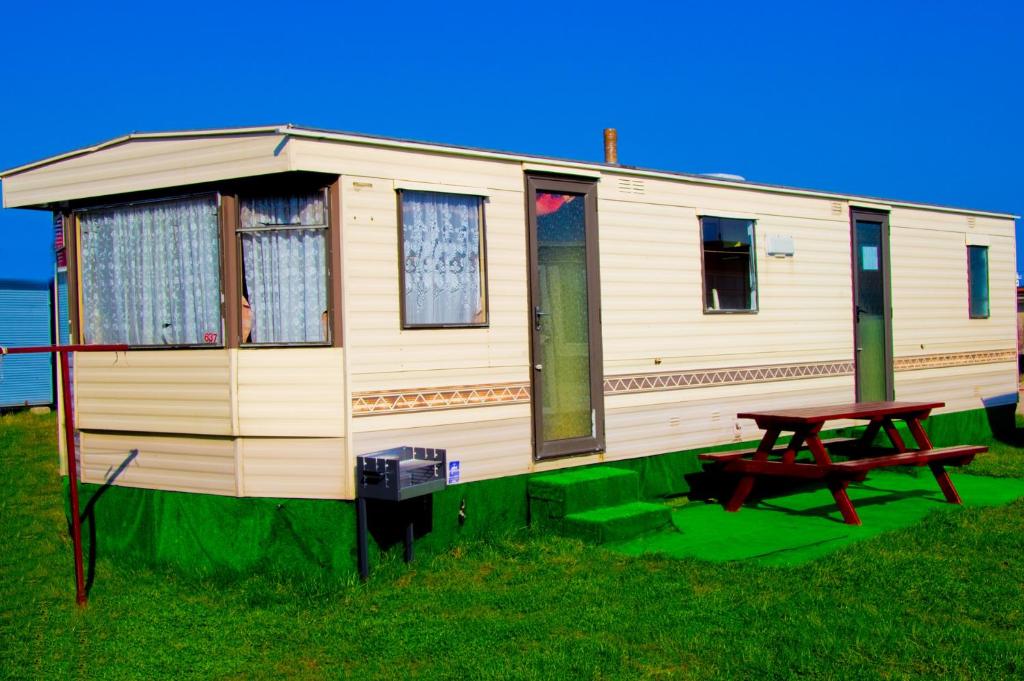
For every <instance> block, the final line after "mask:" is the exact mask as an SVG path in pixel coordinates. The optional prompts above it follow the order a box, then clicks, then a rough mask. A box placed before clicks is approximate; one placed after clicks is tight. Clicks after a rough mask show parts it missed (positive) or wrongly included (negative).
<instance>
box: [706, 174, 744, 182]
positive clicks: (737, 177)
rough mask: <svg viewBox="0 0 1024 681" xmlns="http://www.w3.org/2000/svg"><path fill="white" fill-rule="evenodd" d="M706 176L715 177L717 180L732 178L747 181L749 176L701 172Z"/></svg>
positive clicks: (736, 180) (735, 180) (737, 180)
mask: <svg viewBox="0 0 1024 681" xmlns="http://www.w3.org/2000/svg"><path fill="white" fill-rule="evenodd" d="M701 175H703V176H704V177H713V178H715V179H716V180H732V181H734V182H746V181H747V178H745V177H743V176H742V175H736V174H734V173H701Z"/></svg>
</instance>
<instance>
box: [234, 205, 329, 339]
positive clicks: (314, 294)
mask: <svg viewBox="0 0 1024 681" xmlns="http://www.w3.org/2000/svg"><path fill="white" fill-rule="evenodd" d="M241 208H242V219H241V228H240V231H241V239H242V266H243V274H244V276H243V278H244V281H245V293H246V299H247V301H248V304H249V307H250V308H251V311H252V331H251V335H250V337H249V338H247V339H243V341H244V342H250V343H316V342H326V341H327V243H326V237H327V229H326V228H327V214H326V202H325V200H324V193H323V192H317V193H313V194H303V195H294V196H275V197H258V198H249V199H245V198H244V199H242V203H241ZM246 230H252V231H246Z"/></svg>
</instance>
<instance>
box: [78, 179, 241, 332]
mask: <svg viewBox="0 0 1024 681" xmlns="http://www.w3.org/2000/svg"><path fill="white" fill-rule="evenodd" d="M78 219H79V226H80V228H81V241H82V243H81V269H82V273H81V281H82V302H83V305H82V307H83V310H84V319H83V320H82V326H83V332H84V341H85V342H86V343H124V344H128V345H142V346H145V345H201V344H220V343H221V342H222V341H223V338H222V335H221V313H220V312H221V311H220V247H219V241H218V227H217V225H218V220H217V197H216V196H213V195H207V196H199V197H188V198H182V199H173V200H166V201H153V202H146V203H137V204H124V205H120V206H113V207H109V208H102V209H95V210H87V211H84V212H81V213H79V214H78Z"/></svg>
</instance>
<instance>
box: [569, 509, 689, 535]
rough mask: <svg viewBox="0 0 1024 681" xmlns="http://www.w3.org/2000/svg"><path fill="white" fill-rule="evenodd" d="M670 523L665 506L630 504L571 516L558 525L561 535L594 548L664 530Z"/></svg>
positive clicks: (670, 518) (670, 514)
mask: <svg viewBox="0 0 1024 681" xmlns="http://www.w3.org/2000/svg"><path fill="white" fill-rule="evenodd" d="M671 521H672V512H671V509H669V508H668V507H667V506H663V505H662V504H651V503H647V502H643V501H633V502H630V503H627V504H619V505H617V506H607V507H605V508H595V509H591V510H589V511H581V512H579V513H571V514H569V515H567V516H566V517H565V519H564V521H563V523H562V533H563V534H566V535H568V536H570V537H577V538H579V539H582V540H584V541H588V542H591V543H594V544H604V543H606V542H613V541H624V540H626V539H631V538H634V537H637V536H639V535H641V534H644V533H646V532H651V531H654V530H659V529H661V528H664V527H668V526H669V525H670V524H671Z"/></svg>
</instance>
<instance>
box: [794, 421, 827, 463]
mask: <svg viewBox="0 0 1024 681" xmlns="http://www.w3.org/2000/svg"><path fill="white" fill-rule="evenodd" d="M823 425H824V424H823V423H819V424H818V425H816V426H814V427H813V428H811V429H810V430H809V431H808V432H807V433H806V434H803V435H801V439H806V440H807V448H808V449H809V450H811V454H813V455H814V462H815V463H816V464H818V465H819V466H828V465H829V464H831V463H832V457H830V456H829V455H828V450H826V449H825V443H823V442H822V441H821V436H820V435H819V434H818V433H819V432H820V431H821V427H822V426H823Z"/></svg>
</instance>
